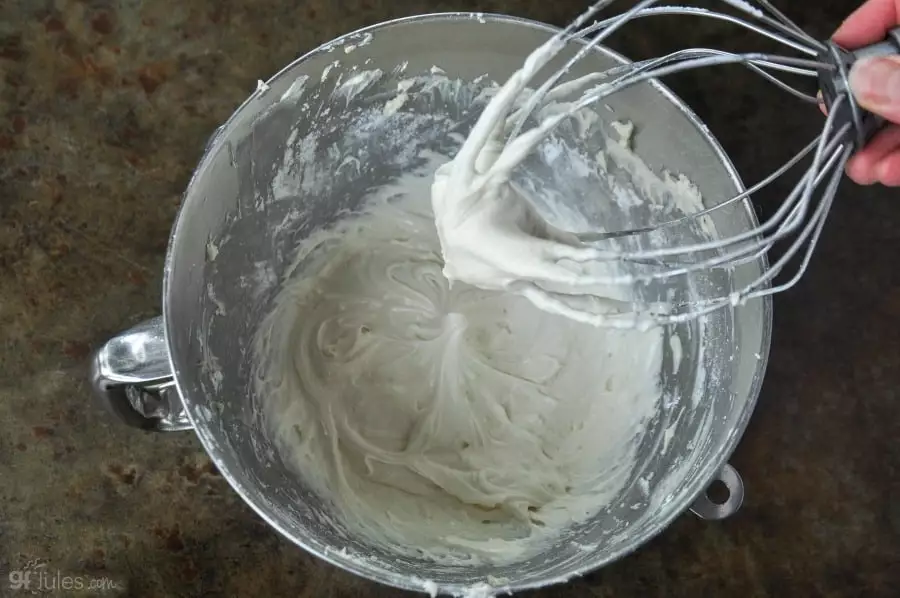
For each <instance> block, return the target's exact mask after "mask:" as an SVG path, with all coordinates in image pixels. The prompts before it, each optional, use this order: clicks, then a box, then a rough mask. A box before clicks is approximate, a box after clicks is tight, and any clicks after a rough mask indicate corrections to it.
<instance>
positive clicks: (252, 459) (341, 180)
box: [164, 14, 770, 592]
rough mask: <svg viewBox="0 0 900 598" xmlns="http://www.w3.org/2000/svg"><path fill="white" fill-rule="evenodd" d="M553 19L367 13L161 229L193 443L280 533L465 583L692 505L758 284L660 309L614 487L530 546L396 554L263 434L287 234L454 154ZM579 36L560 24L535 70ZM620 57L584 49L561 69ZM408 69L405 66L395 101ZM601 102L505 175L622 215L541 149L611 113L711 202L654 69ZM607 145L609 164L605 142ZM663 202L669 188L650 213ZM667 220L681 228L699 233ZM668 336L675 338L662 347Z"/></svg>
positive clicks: (724, 280) (214, 165) (754, 317)
mask: <svg viewBox="0 0 900 598" xmlns="http://www.w3.org/2000/svg"><path fill="white" fill-rule="evenodd" d="M553 33H554V30H553V29H552V28H550V27H547V26H544V25H541V24H537V23H532V22H528V21H523V20H519V19H514V18H509V17H500V16H489V15H460V14H448V15H432V16H425V17H416V18H411V19H405V20H401V21H396V22H392V23H389V24H384V25H379V26H376V27H373V28H369V29H367V30H363V31H361V32H357V33H354V34H350V35H349V36H345V37H344V38H341V39H340V40H337V41H336V42H333V43H332V44H329V45H327V46H325V47H323V48H320V49H319V50H317V51H315V52H313V53H311V54H310V55H308V56H305V57H303V58H302V59H300V60H298V61H297V62H296V63H294V64H292V65H291V66H289V67H287V68H286V69H285V70H284V71H282V72H281V73H279V74H278V75H276V76H275V77H274V78H273V79H272V80H271V81H269V82H268V84H267V85H266V86H263V87H261V89H260V90H259V91H258V92H257V93H256V94H254V95H253V96H252V97H251V98H250V99H249V100H248V101H247V102H246V103H245V104H244V105H243V106H242V107H241V108H240V109H239V110H238V111H237V112H236V113H235V115H234V116H233V117H232V119H231V120H230V121H229V122H228V123H226V125H224V126H223V127H222V129H221V130H220V131H219V133H218V134H217V136H216V138H215V139H214V140H213V142H212V143H211V146H210V150H209V152H208V153H207V155H206V156H205V158H204V160H203V162H202V163H201V165H200V167H199V169H198V171H197V173H196V175H195V177H194V179H193V180H192V181H191V184H190V187H189V189H188V192H187V194H186V197H185V202H184V205H183V207H182V211H181V213H180V215H179V219H178V222H177V224H176V227H175V230H174V233H173V239H172V243H171V244H170V258H169V262H168V266H167V272H166V288H165V301H164V311H165V317H166V326H167V335H168V338H169V344H170V347H171V352H172V362H173V365H174V368H175V372H176V379H177V382H178V386H179V389H180V391H181V396H182V397H183V399H184V402H185V405H186V408H187V411H188V413H189V415H190V417H191V419H192V421H193V422H194V423H195V426H196V429H197V433H198V435H199V436H200V438H201V440H202V442H203V443H204V445H205V447H206V449H207V450H208V451H209V453H210V454H211V456H212V457H213V459H215V460H216V462H217V465H218V466H219V468H220V469H221V471H222V473H223V475H224V476H225V477H226V478H227V479H228V480H229V482H230V483H231V484H232V485H233V486H234V487H235V489H236V490H237V491H238V492H239V493H240V494H241V495H242V496H243V497H244V499H245V500H246V501H247V502H248V503H249V504H250V505H251V506H252V507H253V508H254V509H256V510H257V512H258V513H259V514H260V515H261V516H263V517H264V518H265V519H266V520H267V521H268V522H269V523H271V524H272V525H273V526H274V527H275V528H277V529H278V530H279V531H281V532H282V533H283V534H284V535H286V536H287V537H289V538H290V539H292V540H293V541H294V542H296V543H298V544H299V545H301V546H303V547H305V548H306V549H308V550H310V551H311V552H313V553H315V554H317V555H319V556H321V557H323V558H325V559H326V560H329V561H331V562H332V563H335V564H337V565H339V566H341V567H344V568H346V569H348V570H350V571H353V572H355V573H358V574H360V575H364V576H366V577H369V578H371V579H374V580H377V581H380V582H384V583H388V584H391V585H395V586H398V587H403V588H407V589H417V590H423V589H433V588H434V587H435V586H433V585H431V584H435V585H436V586H439V587H440V588H442V589H443V590H445V591H449V592H453V591H460V590H461V589H462V588H466V587H471V586H472V585H473V584H477V583H486V584H489V585H491V586H493V587H508V588H510V589H521V588H526V587H535V586H541V585H546V584H548V583H553V582H556V581H561V580H565V579H568V578H570V577H572V576H574V575H578V574H581V573H584V572H586V571H588V570H591V569H594V568H596V567H598V566H601V565H603V564H605V563H607V562H609V561H611V560H613V559H616V558H618V557H620V556H622V555H624V554H626V553H628V552H630V551H631V550H633V549H635V548H636V547H637V546H639V545H640V544H641V543H643V542H645V541H647V540H648V539H649V538H651V537H652V536H653V535H655V534H656V533H658V532H659V531H660V530H661V529H663V528H664V527H665V526H666V525H667V524H668V523H669V522H670V521H671V520H672V519H673V518H674V517H676V516H677V515H678V514H680V513H681V512H683V511H684V510H685V509H686V508H687V506H688V505H689V504H690V502H691V501H692V500H693V499H694V498H695V497H696V496H697V494H698V493H699V492H701V491H702V490H703V489H704V487H705V485H706V483H707V482H708V481H709V480H710V479H711V478H712V477H713V476H714V475H715V473H716V472H717V470H718V469H719V468H720V467H721V466H722V464H723V463H724V461H725V459H727V457H728V455H729V454H730V452H731V450H732V449H733V447H734V445H735V444H736V442H737V440H738V439H739V437H740V434H741V433H742V431H743V429H744V427H745V425H746V421H747V418H748V417H749V415H750V412H751V411H752V407H753V403H754V401H755V398H756V394H757V391H758V385H759V382H760V378H761V373H762V370H763V368H764V364H765V358H766V355H767V348H768V347H767V343H768V333H769V329H768V326H769V321H770V312H769V310H770V305H769V303H768V301H767V300H760V301H753V302H750V303H748V304H747V305H745V306H741V307H739V308H735V309H731V308H729V309H723V310H720V311H718V312H716V313H714V314H713V315H711V316H709V317H708V318H706V319H705V320H703V321H700V322H694V323H691V324H683V325H679V326H676V327H671V328H670V329H669V330H667V333H666V334H667V339H666V347H667V350H666V357H665V359H664V365H663V372H662V373H661V375H662V379H663V385H664V394H663V401H662V403H661V408H660V410H659V413H658V414H657V416H656V417H655V418H654V419H653V421H652V422H650V423H649V425H648V426H647V429H646V433H645V434H644V435H643V437H642V438H641V439H640V449H639V453H640V458H639V461H638V464H637V466H636V467H635V468H634V470H633V471H632V473H631V476H630V480H629V483H628V484H627V485H626V486H625V489H624V490H623V491H622V493H621V495H620V496H619V497H618V498H617V499H616V500H615V501H613V502H612V503H611V504H610V505H609V507H607V508H604V509H602V510H601V511H600V512H599V513H597V514H596V515H595V516H594V517H593V518H591V519H590V520H589V521H587V522H585V523H582V524H578V525H575V526H573V528H572V529H571V530H569V531H568V532H567V533H566V534H565V535H564V536H563V537H561V538H559V539H558V541H556V542H555V543H550V544H548V545H546V546H545V547H543V549H542V550H541V551H539V553H537V554H535V555H533V556H531V557H530V558H528V559H527V560H524V561H522V562H517V563H513V564H510V565H504V566H489V565H483V566H476V567H471V566H461V565H447V564H438V563H435V562H432V561H429V560H428V559H417V558H414V557H409V556H400V555H397V554H395V553H393V552H391V551H390V550H389V549H386V548H385V547H383V546H378V545H373V544H372V543H371V542H368V541H366V540H364V539H362V538H360V537H359V536H358V535H355V534H353V533H350V532H349V531H348V530H347V528H346V526H345V525H344V522H342V521H341V520H340V518H338V517H335V516H334V512H333V509H332V508H331V507H330V505H329V502H328V500H327V498H326V499H324V500H323V497H321V496H318V495H317V494H316V493H314V492H312V491H311V490H310V489H309V488H308V487H306V485H305V484H304V482H303V479H302V476H298V475H297V473H296V472H294V471H293V470H292V469H291V468H290V467H289V466H287V465H286V464H285V462H284V460H283V459H282V456H281V455H280V454H279V451H278V450H277V447H275V446H274V444H273V443H272V441H271V437H270V434H269V433H268V428H267V425H266V422H265V418H264V415H263V410H262V409H261V408H260V405H261V402H262V399H264V397H259V396H256V393H255V390H254V386H253V383H252V377H253V367H254V364H253V336H254V334H255V331H256V328H257V326H258V325H259V322H260V320H261V319H262V318H263V317H264V316H265V314H266V313H267V312H268V310H269V309H270V308H271V303H272V299H273V297H274V296H275V294H276V292H277V291H278V288H279V285H280V283H281V281H282V280H283V279H284V277H285V276H286V274H287V269H288V267H289V265H290V264H291V263H292V258H293V253H294V250H295V249H296V247H297V245H298V243H300V242H301V241H302V240H303V239H304V238H306V237H308V236H309V235H310V234H311V233H312V232H314V231H316V230H319V229H321V228H323V227H328V226H331V225H333V224H334V223H335V222H336V221H338V220H340V219H342V218H348V217H352V215H353V213H354V212H355V211H357V210H358V209H359V208H360V203H361V200H362V199H363V197H364V196H365V195H366V193H367V192H368V191H369V190H371V189H375V188H378V187H379V186H382V185H385V184H387V183H390V182H391V181H392V180H394V179H396V178H397V177H398V176H400V175H402V174H404V173H406V172H409V171H410V170H411V169H414V168H417V167H419V166H421V165H422V164H423V162H424V161H426V159H427V155H429V154H428V152H437V153H443V154H452V152H453V150H454V149H455V148H456V147H458V145H459V142H460V138H461V136H463V135H465V134H466V132H467V131H468V129H469V128H470V127H471V126H472V124H473V123H474V119H475V118H477V116H478V113H479V109H480V107H482V106H483V105H484V102H486V101H487V98H488V97H489V95H490V93H489V92H487V93H485V90H489V89H490V87H491V85H492V84H493V83H495V82H500V83H502V82H503V81H504V80H505V79H506V78H507V77H508V76H509V75H510V74H511V73H512V72H513V71H514V70H515V69H517V68H518V67H519V66H520V65H521V63H522V60H523V58H524V57H525V56H526V55H527V54H528V53H529V52H530V51H531V50H532V49H533V48H534V47H536V46H537V45H539V44H540V43H541V42H543V41H545V40H546V39H547V38H548V37H549V36H550V35H552V34H553ZM577 47H578V42H573V43H572V44H571V48H570V49H568V50H567V51H564V52H563V53H562V55H561V56H560V57H559V58H557V59H556V60H555V61H554V63H553V64H552V65H551V66H550V69H552V68H553V67H554V65H556V66H558V65H560V64H561V63H562V61H564V60H566V59H567V58H568V57H569V56H571V55H572V52H574V51H575V50H576V49H577ZM619 60H621V59H620V58H618V57H617V56H616V55H615V54H613V53H611V52H609V51H607V50H603V49H599V50H597V51H595V52H592V53H591V54H590V55H589V56H587V57H586V58H584V59H583V60H582V61H580V62H579V63H578V64H577V65H576V66H575V67H574V68H573V69H572V70H571V71H570V73H569V74H568V75H567V77H569V78H571V77H577V76H580V75H583V74H586V73H588V72H591V71H596V70H601V69H603V68H607V67H609V66H611V65H613V64H616V63H617V62H618V61H619ZM435 67H436V68H435ZM548 72H549V69H548ZM417 77H418V79H417ZM540 79H541V78H539V80H540ZM403 81H414V83H413V84H411V85H410V86H408V87H407V88H406V92H405V93H406V97H405V98H404V100H403V102H397V101H396V98H397V96H398V84H399V83H401V82H403ZM392 102H393V103H392ZM397 104H401V105H399V106H398V105H397ZM596 114H597V115H598V118H599V120H598V122H597V124H596V129H595V134H592V135H587V136H585V135H580V134H578V123H569V124H567V125H566V126H564V127H563V128H562V129H560V131H559V133H558V135H557V137H556V138H555V139H554V140H551V141H548V143H547V144H545V145H544V146H542V149H539V150H538V151H537V152H536V154H535V156H534V157H533V159H532V160H531V161H530V162H529V164H528V165H526V167H525V168H524V169H520V170H521V171H520V172H519V173H517V175H516V176H517V177H518V183H519V184H520V185H522V186H525V187H528V186H529V185H548V186H551V187H555V188H557V189H560V190H561V191H562V192H564V193H566V194H569V195H571V196H572V197H575V198H579V199H578V200H577V201H575V200H573V201H575V203H576V204H577V205H576V207H577V208H578V209H579V210H581V211H583V212H584V213H586V214H588V215H589V216H590V215H593V218H595V219H596V220H597V222H598V223H600V222H605V223H607V224H608V223H609V222H610V221H611V220H614V219H615V218H617V217H618V216H619V215H618V214H616V213H611V212H609V211H605V210H604V209H603V208H602V206H600V207H598V206H599V204H598V203H597V202H592V200H593V199H595V198H596V197H597V190H598V189H600V191H601V192H603V193H615V192H616V190H615V189H619V191H620V192H621V191H622V189H625V191H626V192H627V191H628V187H629V186H628V176H629V174H628V172H623V173H620V175H617V176H610V177H608V178H603V177H601V178H597V177H593V178H592V177H579V176H576V174H577V173H574V172H573V168H574V166H573V164H572V163H568V162H564V163H562V164H551V162H552V160H553V156H554V152H553V144H554V143H557V144H558V143H563V144H569V146H571V147H573V148H575V149H576V150H579V152H580V153H581V154H582V155H584V156H587V157H588V158H592V159H594V160H595V161H596V154H597V152H599V151H602V150H604V149H607V150H611V149H612V148H610V147H607V146H609V145H610V144H614V143H616V141H619V139H618V137H617V136H618V135H619V133H620V131H621V130H620V128H619V127H617V126H616V125H613V123H615V122H620V123H633V124H634V125H635V134H634V136H633V139H632V145H631V146H630V147H631V148H632V149H633V151H634V152H635V153H636V154H637V155H638V156H640V158H641V159H642V160H643V162H644V163H646V164H647V165H648V166H649V167H650V168H651V169H652V170H654V171H655V172H658V173H662V172H663V171H669V172H671V173H676V174H682V175H684V176H686V177H687V178H688V179H689V180H690V181H691V182H692V183H693V184H694V185H696V187H697V189H698V190H699V192H700V194H701V195H702V196H703V198H704V199H705V201H706V202H707V204H711V203H716V202H718V201H721V200H724V199H726V198H728V197H731V196H732V195H734V194H735V193H736V192H737V191H738V190H739V189H740V182H739V181H738V179H737V177H736V175H735V173H734V171H733V168H732V167H731V165H730V164H729V162H728V160H727V158H725V156H724V154H723V153H722V151H721V149H720V148H719V146H718V145H717V144H716V143H715V141H714V140H713V139H712V138H711V137H710V136H709V133H708V132H707V131H706V130H705V129H704V128H703V127H702V126H701V125H700V124H699V123H698V122H697V121H696V119H695V118H694V117H693V116H692V114H691V113H690V112H689V111H688V110H686V109H685V107H684V106H683V105H681V103H680V102H679V101H678V100H677V99H676V98H674V96H672V95H671V94H670V93H669V92H667V91H666V90H665V89H664V88H662V87H661V86H659V85H657V84H655V83H654V84H643V85H641V86H638V87H634V88H631V89H628V90H626V91H624V92H622V93H620V94H617V95H615V96H612V97H611V98H609V99H608V101H606V102H605V105H603V106H598V107H596ZM606 155H607V156H608V157H609V156H612V157H611V158H610V160H611V163H612V166H609V165H608V166H609V167H610V168H613V169H614V168H615V166H616V165H617V164H618V163H617V161H616V157H615V152H612V151H607V153H606ZM350 157H352V158H353V159H352V160H348V158H350ZM621 159H622V158H620V160H621ZM618 165H620V164H618ZM634 188H635V186H634V185H632V190H633V189H634ZM638 195H642V193H641V192H638ZM663 199H665V198H663ZM677 215H679V212H678V211H677V209H676V208H674V207H671V206H669V207H665V208H664V209H662V212H661V213H660V214H657V215H655V217H659V218H663V219H665V217H666V216H677ZM589 219H590V218H589ZM714 224H715V227H716V230H717V231H718V233H719V234H722V235H729V234H735V233H736V232H741V231H745V230H747V229H749V228H750V227H751V226H752V225H753V224H754V217H753V215H752V211H751V210H750V208H749V206H748V205H747V204H740V205H736V206H734V207H732V208H728V209H726V210H722V211H721V213H718V214H717V215H716V217H715V219H714ZM673 234H678V235H685V237H684V238H688V239H691V238H695V237H696V235H697V234H699V233H698V232H697V231H696V230H692V229H691V230H688V229H685V230H682V231H679V232H675V233H673ZM763 267H764V264H762V263H761V262H759V263H748V264H745V265H743V266H741V267H740V268H738V269H737V270H736V271H734V272H733V273H728V274H718V275H710V276H694V277H691V278H690V279H688V280H687V281H685V282H682V283H679V285H675V286H674V287H672V288H673V289H674V292H676V293H679V292H680V293H699V294H700V295H704V296H709V295H710V294H716V295H720V294H722V293H727V292H729V291H730V290H731V288H733V286H735V285H740V284H743V283H746V281H748V280H750V279H752V277H755V275H758V274H759V272H760V271H761V269H762V268H763ZM666 290H668V289H666ZM654 292H655V291H654ZM676 339H677V340H676ZM676 344H678V345H679V346H680V347H681V349H680V350H679V351H673V350H672V349H673V347H674V346H675V345H676ZM676 353H682V358H681V359H680V360H679V359H678V358H677V355H676ZM586 392H590V389H586ZM523 475H527V472H523Z"/></svg>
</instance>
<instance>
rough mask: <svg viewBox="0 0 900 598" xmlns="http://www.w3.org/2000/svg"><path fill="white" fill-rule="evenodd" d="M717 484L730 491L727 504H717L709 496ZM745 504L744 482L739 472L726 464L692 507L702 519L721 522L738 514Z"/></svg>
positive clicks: (694, 512)
mask: <svg viewBox="0 0 900 598" xmlns="http://www.w3.org/2000/svg"><path fill="white" fill-rule="evenodd" d="M716 482H721V483H722V484H724V485H725V487H726V488H727V489H728V498H727V499H726V500H725V502H721V503H719V502H715V501H713V500H712V499H711V498H710V496H709V491H710V488H712V486H713V484H715V483H716ZM743 502H744V481H743V480H742V479H741V476H740V474H739V473H738V472H737V470H736V469H735V468H734V467H732V466H731V465H728V464H727V463H726V464H725V466H724V467H723V468H722V469H721V470H719V473H718V474H717V475H716V477H715V478H713V479H712V481H711V482H710V484H709V486H707V488H706V490H704V491H703V494H701V495H700V497H699V498H697V500H695V501H694V504H692V505H691V512H692V513H693V514H694V515H696V516H697V517H699V518H700V519H705V520H707V521H719V520H721V519H726V518H728V517H731V516H732V515H734V514H735V513H737V511H738V509H740V508H741V505H742V504H743Z"/></svg>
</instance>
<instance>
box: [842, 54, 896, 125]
mask: <svg viewBox="0 0 900 598" xmlns="http://www.w3.org/2000/svg"><path fill="white" fill-rule="evenodd" d="M850 89H851V90H852V91H853V95H854V96H855V97H856V101H857V102H859V104H860V106H862V107H863V108H865V109H866V110H868V111H869V112H874V113H875V114H878V115H880V116H883V117H884V118H886V119H888V120H889V121H891V122H895V123H900V56H886V57H878V58H863V59H861V60H859V61H857V62H856V64H854V65H853V68H852V69H850Z"/></svg>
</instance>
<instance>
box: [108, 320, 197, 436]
mask: <svg viewBox="0 0 900 598" xmlns="http://www.w3.org/2000/svg"><path fill="white" fill-rule="evenodd" d="M91 385H92V386H93V389H94V394H95V395H96V396H97V398H98V399H99V401H100V403H101V404H103V406H104V407H106V409H107V410H108V411H109V412H110V413H112V414H113V415H115V416H116V417H117V418H119V419H120V420H121V421H122V422H124V423H126V424H128V425H129V426H134V427H136V428H141V429H142V430H149V431H154V432H172V431H177V430H190V429H191V428H193V426H192V425H191V422H190V420H189V419H188V417H187V414H186V413H185V411H184V405H183V404H182V402H181V398H180V397H179V395H178V389H177V388H176V387H175V377H174V376H173V374H172V368H171V366H170V365H169V350H168V347H167V344H166V334H165V327H164V325H163V319H162V317H156V318H151V319H149V320H146V321H144V322H141V323H140V324H138V325H137V326H135V327H133V328H130V329H128V330H126V331H125V332H122V333H121V334H119V335H117V336H115V337H113V338H111V339H110V340H108V341H107V342H106V343H105V344H104V345H103V346H102V347H100V349H99V350H98V351H97V352H96V353H95V354H94V357H93V360H92V361H91Z"/></svg>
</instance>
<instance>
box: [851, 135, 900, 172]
mask: <svg viewBox="0 0 900 598" xmlns="http://www.w3.org/2000/svg"><path fill="white" fill-rule="evenodd" d="M898 149H900V126H890V127H888V128H887V129H884V130H883V131H881V132H879V133H878V134H877V135H876V136H875V137H873V138H872V141H870V142H869V144H868V145H866V147H864V148H863V149H861V150H860V151H858V152H856V154H855V155H854V156H853V157H852V158H851V159H850V161H849V162H848V163H847V176H849V177H850V178H851V179H853V181H854V182H856V183H858V184H860V185H871V184H873V183H875V182H877V181H878V180H880V179H881V177H880V175H879V173H878V170H877V169H878V165H879V163H880V162H881V161H882V160H883V159H884V158H885V157H886V156H888V155H890V154H892V153H895V152H896V151H897V150H898Z"/></svg>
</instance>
